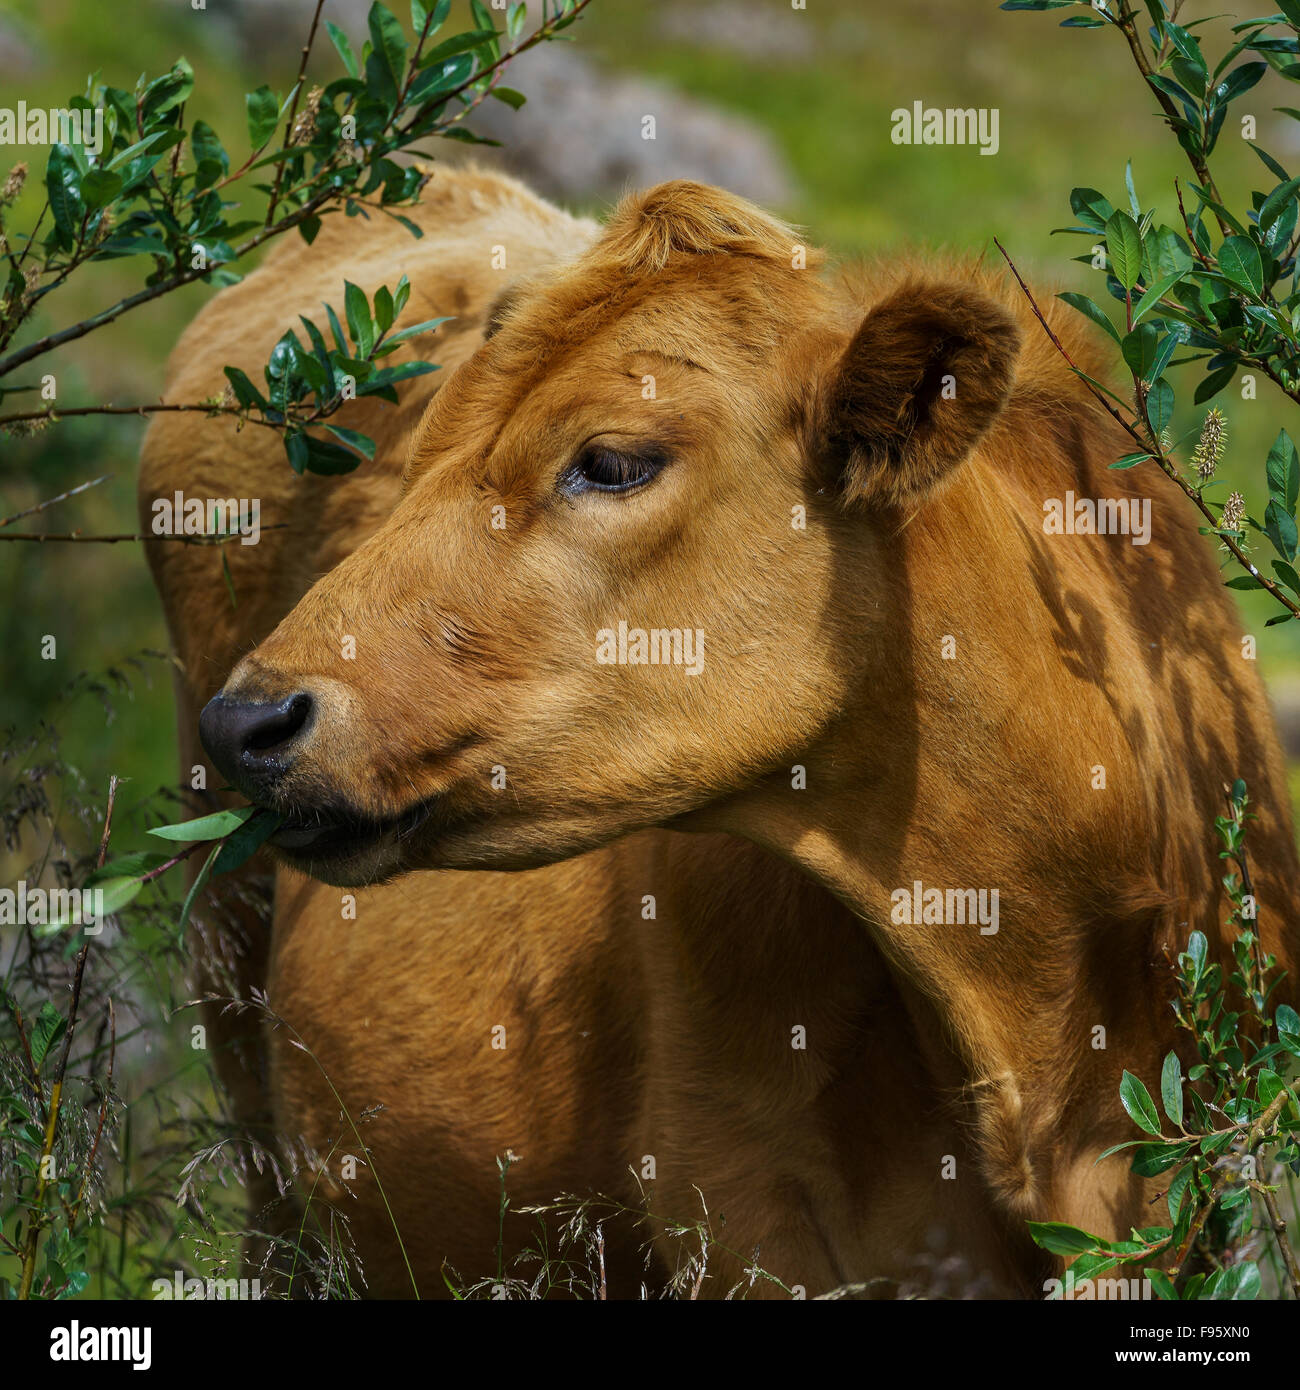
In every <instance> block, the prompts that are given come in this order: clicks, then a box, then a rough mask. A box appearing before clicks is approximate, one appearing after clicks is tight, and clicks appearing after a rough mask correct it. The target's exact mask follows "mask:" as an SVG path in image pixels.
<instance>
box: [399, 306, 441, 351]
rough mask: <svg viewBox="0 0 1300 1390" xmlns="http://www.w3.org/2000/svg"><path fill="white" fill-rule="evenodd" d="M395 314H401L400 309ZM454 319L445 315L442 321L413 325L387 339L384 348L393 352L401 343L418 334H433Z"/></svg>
mask: <svg viewBox="0 0 1300 1390" xmlns="http://www.w3.org/2000/svg"><path fill="white" fill-rule="evenodd" d="M395 312H397V313H400V312H401V309H400V307H399V308H398V309H397V310H395ZM452 317H453V316H451V315H445V316H444V317H443V318H440V319H425V321H424V322H423V323H413V324H412V325H411V326H410V327H409V328H403V329H402V331H401V332H400V333H394V334H392V335H391V336H390V337H388V338H386V339H385V340H384V347H385V348H386V349H388V350H389V351H390V352H391V351H392V349H393V348H395V347H397V346H398V344H399V343H404V342H406V340H407V339H408V338H414V337H415V336H416V334H417V333H432V332H433V330H434V329H435V328H438V327H440V326H441V325H442V324H444V323H449V322H451V319H452Z"/></svg>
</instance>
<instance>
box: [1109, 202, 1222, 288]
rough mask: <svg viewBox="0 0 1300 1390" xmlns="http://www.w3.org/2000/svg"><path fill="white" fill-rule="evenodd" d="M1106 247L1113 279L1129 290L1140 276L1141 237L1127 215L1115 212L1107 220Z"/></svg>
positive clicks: (1134, 223)
mask: <svg viewBox="0 0 1300 1390" xmlns="http://www.w3.org/2000/svg"><path fill="white" fill-rule="evenodd" d="M1106 247H1107V250H1108V252H1109V254H1110V265H1111V269H1112V270H1113V271H1114V272H1115V278H1116V279H1117V280H1118V281H1119V282H1120V284H1121V285H1123V287H1124V288H1125V289H1126V290H1131V289H1132V288H1133V286H1134V285H1136V284H1137V282H1138V280H1139V279H1140V278H1141V275H1142V236H1141V234H1140V233H1139V231H1138V228H1137V223H1136V222H1134V221H1133V219H1132V218H1131V217H1130V216H1129V215H1128V213H1126V212H1115V213H1112V214H1111V216H1110V217H1109V218H1108V219H1107V221H1106ZM1225 273H1226V272H1225Z"/></svg>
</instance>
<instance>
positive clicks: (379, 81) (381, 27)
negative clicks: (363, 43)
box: [366, 0, 406, 106]
mask: <svg viewBox="0 0 1300 1390" xmlns="http://www.w3.org/2000/svg"><path fill="white" fill-rule="evenodd" d="M366 22H367V24H368V26H369V29H370V43H371V45H372V52H371V54H370V57H369V58H368V59H367V61H366V81H367V83H368V84H369V85H370V87H371V90H372V92H374V94H375V95H376V96H379V97H381V98H382V99H384V100H386V101H387V102H388V104H389V105H390V106H393V105H395V104H396V102H397V94H398V93H399V92H400V91H401V90H402V82H403V78H404V76H405V73H406V35H405V34H404V33H403V32H402V26H401V25H400V24H399V23H398V22H397V19H396V17H395V16H394V14H393V12H392V11H391V10H390V9H388V8H387V7H386V6H384V5H381V4H379V0H375V3H374V4H373V5H371V7H370V14H369V16H368V17H367V21H366Z"/></svg>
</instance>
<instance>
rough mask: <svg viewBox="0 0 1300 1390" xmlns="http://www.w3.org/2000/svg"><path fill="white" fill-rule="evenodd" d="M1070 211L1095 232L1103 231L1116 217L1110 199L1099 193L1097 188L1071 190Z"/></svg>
mask: <svg viewBox="0 0 1300 1390" xmlns="http://www.w3.org/2000/svg"><path fill="white" fill-rule="evenodd" d="M1070 209H1071V211H1072V212H1073V213H1074V215H1075V216H1076V217H1077V218H1078V219H1079V221H1080V222H1083V223H1085V224H1086V225H1087V226H1089V227H1091V228H1092V230H1093V231H1095V232H1100V231H1103V230H1104V229H1105V226H1106V223H1107V222H1108V221H1109V219H1110V218H1112V217H1113V216H1114V215H1115V209H1114V208H1113V207H1112V206H1111V205H1110V201H1109V199H1107V198H1106V197H1104V196H1103V195H1102V194H1100V193H1098V192H1097V190H1096V189H1095V188H1074V189H1071V191H1070Z"/></svg>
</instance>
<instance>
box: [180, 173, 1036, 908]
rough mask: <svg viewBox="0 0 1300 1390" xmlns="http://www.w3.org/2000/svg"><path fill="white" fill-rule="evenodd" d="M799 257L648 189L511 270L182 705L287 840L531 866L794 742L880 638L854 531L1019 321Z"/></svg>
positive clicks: (645, 822) (872, 530)
mask: <svg viewBox="0 0 1300 1390" xmlns="http://www.w3.org/2000/svg"><path fill="white" fill-rule="evenodd" d="M817 259H818V258H817V257H816V255H815V254H814V253H812V252H810V251H808V250H807V249H805V248H804V247H803V246H802V245H801V244H800V242H799V240H798V238H797V236H796V235H795V234H794V233H793V232H792V231H791V230H790V229H789V228H788V227H785V226H782V225H781V224H779V223H777V222H775V221H774V220H772V219H770V218H769V217H767V216H765V215H764V214H763V213H761V212H760V211H758V210H757V209H756V208H754V207H752V206H751V205H749V204H747V203H745V202H743V201H741V200H739V199H736V198H733V197H731V196H729V195H727V194H724V193H721V192H719V191H717V190H715V189H708V188H704V187H701V186H699V185H695V184H690V183H670V184H665V185H663V186H662V187H660V188H657V189H654V190H652V191H651V192H649V193H647V194H643V195H640V196H638V197H634V198H631V199H629V200H628V201H626V202H625V203H624V204H623V205H622V206H621V207H620V208H619V209H618V210H617V211H616V213H615V214H614V216H613V217H612V219H611V220H610V222H609V224H608V226H607V228H606V229H605V231H604V234H603V235H602V236H601V237H600V239H599V240H598V241H597V242H596V243H595V244H594V245H593V246H592V247H591V248H590V249H589V250H588V251H587V252H586V253H585V254H583V255H582V256H581V257H580V258H579V259H577V260H576V261H575V262H572V263H571V264H569V265H568V266H566V267H564V268H562V269H560V270H557V271H554V272H552V273H550V274H548V275H547V276H546V277H543V278H540V279H536V280H534V281H533V282H531V283H528V284H522V285H517V286H515V287H513V288H512V290H511V291H510V292H509V294H508V295H507V296H506V297H505V299H504V301H503V304H502V306H501V308H500V311H499V312H498V313H497V314H496V315H495V316H494V322H493V325H492V331H491V332H490V333H489V336H488V337H487V339H486V341H485V343H484V345H483V346H482V347H481V348H480V349H479V350H478V352H477V353H476V354H475V355H474V356H473V357H472V358H471V359H470V360H469V361H468V362H466V363H465V364H464V365H463V366H462V367H461V368H460V369H459V370H457V371H456V372H455V374H454V375H453V376H452V377H451V378H450V379H449V380H448V381H447V382H446V384H445V385H444V386H443V388H442V389H441V391H439V393H438V394H437V396H436V397H435V398H434V400H433V402H432V404H431V405H430V407H429V410H428V412H427V414H426V415H425V417H424V420H423V422H422V423H421V426H420V428H419V431H418V434H417V436H416V438H415V439H414V442H413V447H412V450H411V455H410V459H409V463H408V465H407V472H406V478H405V486H404V491H403V496H402V500H401V502H400V503H399V505H398V506H397V508H396V509H395V511H394V512H393V513H392V515H391V517H390V518H389V520H388V521H387V522H386V523H385V524H384V526H383V527H382V528H381V529H380V530H379V531H378V532H377V533H376V534H375V535H373V536H372V537H371V539H369V540H368V541H367V542H366V543H365V544H363V545H362V546H361V547H360V548H359V549H358V550H356V551H355V552H354V553H353V554H352V555H351V556H350V557H349V558H348V559H347V560H346V561H345V562H344V563H342V564H341V565H339V566H338V567H337V568H336V569H335V570H333V571H332V572H331V573H329V574H327V575H326V576H325V577H324V578H323V579H321V580H320V581H319V582H318V583H317V584H316V585H315V586H314V587H313V588H312V589H311V590H310V591H309V592H308V593H307V594H306V596H305V597H304V598H303V599H302V601H301V602H300V603H299V604H298V606H297V607H296V608H295V609H294V611H293V612H292V613H290V614H289V615H288V617H286V618H285V619H284V621H283V622H282V623H281V624H280V625H279V627H278V628H277V629H276V630H275V631H274V632H273V633H272V634H271V635H270V636H269V637H268V638H267V639H266V640H265V641H264V642H263V643H262V644H261V645H260V646H259V647H258V648H257V649H256V650H255V651H254V652H253V653H252V654H251V655H250V656H249V657H247V658H246V659H245V660H244V661H242V662H241V663H240V664H239V666H238V667H237V668H236V669H235V671H234V672H233V673H232V675H231V677H230V679H229V681H228V682H227V684H226V686H225V688H224V690H223V691H222V692H221V694H220V695H219V696H218V697H217V698H216V699H215V700H214V701H213V702H212V703H211V704H210V705H209V706H208V708H207V709H206V710H205V711H204V714H203V718H202V723H201V732H202V736H203V739H204V742H205V745H206V746H207V748H208V751H209V753H210V754H211V756H212V758H213V760H214V762H215V763H216V765H217V766H218V768H219V769H220V770H221V771H222V772H223V773H224V774H225V775H226V776H228V777H229V778H230V780H231V781H232V782H233V783H234V784H235V785H236V786H237V787H239V789H240V790H241V791H243V792H244V793H245V794H246V795H247V796H248V797H249V798H250V799H251V800H252V801H254V802H255V803H258V804H260V805H265V806H268V807H270V808H273V809H275V810H277V811H279V812H281V813H282V814H283V815H284V816H285V817H286V822H285V825H284V827H283V828H282V829H281V831H280V832H279V833H278V834H277V836H276V837H275V839H274V840H273V841H272V843H273V845H275V846H276V847H277V848H278V850H279V852H280V854H281V855H282V856H283V858H284V859H285V860H287V861H288V862H290V863H293V864H295V865H297V866H299V867H301V868H304V869H306V870H307V871H309V872H311V873H313V874H315V875H316V876H318V877H321V878H324V879H326V880H328V881H331V882H337V883H361V882H367V881H371V880H373V879H376V878H380V877H385V876H389V875H391V874H394V873H398V872H402V871H405V870H408V869H413V868H422V867H444V868H474V867H495V868H511V867H526V866H531V865H535V864H539V863H545V862H550V861H554V860H556V859H560V858H564V857H567V856H570V855H573V854H575V853H578V852H580V851H582V850H585V849H588V848H591V847H593V846H595V845H598V844H601V843H604V842H606V841H608V840H610V839H611V838H613V837H614V836H617V835H619V834H622V833H624V832H626V831H630V830H633V829H636V828H640V827H645V826H649V825H657V824H665V823H674V824H689V823H690V816H691V814H692V813H695V812H697V811H700V810H701V809H702V808H707V807H709V806H716V805H718V804H720V803H724V802H726V801H727V800H728V799H730V798H735V797H738V796H743V795H744V794H745V792H746V789H748V788H752V787H753V786H755V785H757V784H759V783H760V782H761V781H762V779H764V778H765V777H768V776H770V775H772V774H773V773H774V771H775V770H776V769H778V768H788V766H789V764H790V763H791V761H793V760H796V759H797V758H798V756H799V755H800V754H801V752H803V751H804V750H807V749H809V748H810V747H812V746H813V745H815V744H816V742H817V740H818V739H819V737H821V735H822V733H823V731H824V730H825V729H826V728H827V726H828V724H829V723H830V722H831V721H833V720H834V719H836V718H837V717H839V715H840V713H841V712H842V710H843V706H844V701H845V692H846V689H847V688H848V687H849V686H850V685H851V684H852V683H853V682H856V681H860V680H861V679H863V678H864V676H865V675H867V674H868V673H869V671H870V668H871V663H872V661H873V660H875V659H879V658H881V654H882V653H883V652H884V650H885V647H886V644H887V641H888V633H887V632H882V631H879V630H878V629H879V627H880V619H879V614H878V612H877V611H876V610H877V609H878V608H879V604H878V603H876V602H875V601H874V600H873V592H872V586H873V580H872V574H873V567H872V557H873V553H874V552H875V548H876V547H877V546H878V544H879V538H880V537H881V536H882V535H884V534H886V532H888V531H896V530H897V528H898V526H899V525H900V524H901V522H902V521H905V520H906V518H907V516H908V515H909V514H910V512H911V511H913V510H915V509H916V508H917V507H918V506H920V505H921V504H922V503H923V502H924V501H925V499H926V498H927V496H928V495H929V494H930V493H931V492H933V491H934V490H935V489H936V488H938V487H940V486H942V485H943V483H944V480H945V478H946V477H947V476H948V475H949V474H950V473H951V471H952V470H953V469H955V468H956V467H957V466H958V465H959V464H960V463H961V462H962V460H963V459H964V458H965V457H966V455H967V454H968V453H969V452H970V451H971V449H972V448H973V446H974V445H975V444H976V442H977V441H978V440H979V438H980V436H981V435H982V434H983V433H984V431H985V430H986V429H987V428H988V426H989V425H990V423H991V422H992V421H993V419H994V418H995V416H996V415H997V413H998V412H999V411H1000V410H1001V408H1002V406H1003V403H1004V401H1005V399H1006V397H1007V394H1008V391H1009V389H1010V384H1011V378H1012V372H1013V365H1014V359H1015V355H1016V351H1017V343H1018V332H1017V329H1016V328H1015V326H1014V325H1013V324H1012V322H1011V320H1010V318H1009V316H1008V315H1007V313H1006V311H1005V310H1004V309H1002V308H1000V307H999V306H998V305H997V304H996V303H995V302H994V301H993V300H992V299H991V298H989V297H988V296H987V295H985V294H984V293H982V292H981V291H979V290H977V289H976V288H974V287H973V285H972V284H971V283H969V282H968V281H963V280H962V279H960V278H957V277H954V278H953V279H952V280H950V281H948V280H940V281H936V280H935V279H934V278H933V277H930V278H928V279H927V278H924V277H922V278H913V279H910V280H909V279H906V278H901V279H896V280H895V282H894V283H893V287H892V288H891V289H890V290H889V291H888V292H887V293H885V294H884V296H883V297H877V299H876V301H875V302H874V303H871V304H870V305H864V303H863V302H862V301H861V300H860V299H856V298H855V297H854V296H853V295H851V294H849V293H848V292H847V291H846V290H844V289H842V288H836V287H834V286H833V285H831V284H829V283H828V282H826V281H825V280H824V279H823V278H822V277H821V276H819V275H818V274H817V268H816V267H817ZM846 549H847V550H848V551H851V552H852V553H853V554H854V555H855V556H857V557H858V558H859V560H860V562H861V563H858V564H856V565H855V566H854V567H853V569H852V571H851V577H849V572H848V571H846V570H845V568H844V566H843V565H842V564H841V563H840V561H841V557H842V555H843V554H844V553H845V551H846ZM683 818H685V819H683Z"/></svg>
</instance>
